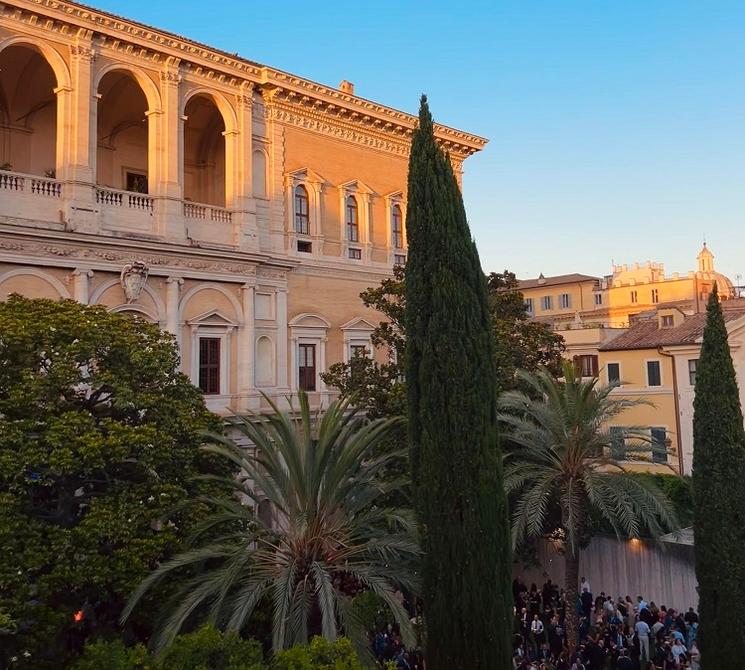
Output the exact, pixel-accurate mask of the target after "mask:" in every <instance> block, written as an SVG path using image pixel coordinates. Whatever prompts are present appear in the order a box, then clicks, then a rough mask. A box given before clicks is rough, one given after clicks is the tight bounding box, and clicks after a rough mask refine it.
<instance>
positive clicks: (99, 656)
mask: <svg viewBox="0 0 745 670" xmlns="http://www.w3.org/2000/svg"><path fill="white" fill-rule="evenodd" d="M72 670H267V666H266V664H265V663H264V660H263V654H262V650H261V645H260V644H259V643H258V642H256V641H255V640H245V639H243V638H241V637H239V636H238V635H237V634H236V633H221V632H219V631H218V630H216V629H215V628H213V627H212V626H204V627H203V628H200V629H199V630H197V631H195V632H193V633H188V634H186V635H179V636H178V637H177V638H176V639H175V640H174V642H173V644H172V645H171V646H170V647H168V649H166V650H165V651H164V652H163V653H162V654H161V655H159V656H157V657H153V656H152V655H151V654H148V652H147V650H146V649H145V647H144V646H143V645H141V644H140V645H137V646H136V647H125V646H124V645H123V644H122V642H121V641H120V640H114V641H98V642H95V643H92V644H89V645H86V648H85V652H84V654H83V656H82V657H81V658H80V660H78V662H77V663H75V665H74V666H73V668H72Z"/></svg>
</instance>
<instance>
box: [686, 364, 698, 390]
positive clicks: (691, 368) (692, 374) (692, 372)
mask: <svg viewBox="0 0 745 670" xmlns="http://www.w3.org/2000/svg"><path fill="white" fill-rule="evenodd" d="M697 367H698V358H692V359H690V360H689V361H688V383H689V384H690V385H691V386H696V368H697Z"/></svg>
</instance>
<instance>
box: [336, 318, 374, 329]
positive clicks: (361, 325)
mask: <svg viewBox="0 0 745 670" xmlns="http://www.w3.org/2000/svg"><path fill="white" fill-rule="evenodd" d="M375 328H376V327H375V326H374V325H373V324H371V323H370V322H369V321H367V320H366V319H364V318H362V317H361V316H358V317H356V318H354V319H352V320H351V321H347V322H346V323H345V324H344V325H343V326H341V330H357V331H373V330H375Z"/></svg>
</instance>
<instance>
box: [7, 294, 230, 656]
mask: <svg viewBox="0 0 745 670" xmlns="http://www.w3.org/2000/svg"><path fill="white" fill-rule="evenodd" d="M219 427H220V422H219V420H218V419H217V417H215V416H214V415H212V414H211V413H209V412H208V411H207V410H206V408H205V405H204V402H203V400H202V397H201V394H200V393H199V391H198V390H197V389H196V388H194V387H193V386H192V385H191V384H190V383H189V380H188V379H187V378H186V377H185V376H184V375H183V374H181V373H180V372H179V371H178V353H177V348H176V345H175V342H174V339H173V337H172V336H171V335H169V334H168V333H164V332H162V331H161V330H160V329H159V328H158V327H157V326H156V325H154V324H149V323H146V322H144V321H142V320H139V319H135V318H129V317H127V316H123V315H117V314H111V313H109V312H107V311H106V309H105V308H103V307H91V306H85V305H81V304H78V303H75V302H73V301H61V302H53V301H50V300H41V299H37V300H31V299H27V298H22V297H20V296H11V298H10V299H9V300H8V301H7V302H4V303H1V304H0V546H2V547H3V549H4V551H3V554H4V560H3V563H2V567H0V611H2V612H5V613H6V615H7V617H8V618H9V619H10V624H9V625H8V626H6V629H7V630H10V633H3V632H0V636H2V642H3V644H2V645H0V647H2V652H0V654H3V655H4V656H5V660H6V661H7V658H8V657H10V656H16V657H18V661H17V662H16V665H15V666H14V667H20V668H23V667H30V668H35V669H40V668H59V667H60V666H61V665H63V662H64V660H65V659H66V658H67V657H68V656H69V655H70V654H73V653H74V652H75V651H76V650H77V649H78V648H79V647H80V646H81V644H82V641H83V640H84V639H85V638H86V637H88V636H95V635H97V634H99V633H105V632H106V631H108V630H111V629H112V628H113V627H114V626H116V621H117V619H118V617H119V613H120V610H121V608H122V607H123V605H124V602H125V600H126V597H127V595H128V594H129V592H130V591H131V590H132V589H133V588H134V587H135V586H136V585H137V584H138V583H139V582H140V580H141V579H142V578H143V577H144V576H145V575H146V574H148V573H149V571H150V570H151V569H152V568H153V567H154V566H155V565H157V564H158V562H160V561H162V560H164V559H166V558H167V557H168V556H169V555H171V554H172V553H173V552H174V551H175V550H176V549H177V548H178V547H179V545H180V542H181V541H182V539H183V538H184V537H185V536H186V535H187V534H188V533H189V532H190V526H191V524H192V523H193V521H194V520H196V519H198V518H199V515H200V510H199V509H198V508H196V509H192V510H190V511H189V512H188V513H187V512H186V511H184V512H183V513H182V514H178V515H176V516H175V517H173V518H172V520H171V522H170V523H167V524H163V523H161V519H162V517H163V515H164V514H165V513H166V512H167V511H168V510H170V509H171V508H172V507H173V506H175V505H178V504H181V503H184V502H185V501H187V500H189V499H191V498H192V497H194V496H197V495H199V494H200V493H204V492H208V491H215V490H217V489H216V488H215V486H216V485H215V484H212V483H206V482H197V481H194V479H193V477H194V476H195V475H197V474H203V473H213V474H219V475H227V474H228V473H229V472H230V471H231V468H230V466H229V465H226V464H225V463H224V462H222V461H219V460H218V459H216V458H215V457H214V456H212V455H209V454H207V453H205V452H203V451H202V450H201V449H200V448H199V447H200V444H201V437H200V433H201V431H203V430H205V429H212V430H217V429H219ZM160 595H161V594H154V595H153V599H154V600H155V599H157V598H158V597H160ZM151 604H152V603H151ZM151 614H152V609H151V608H149V607H144V608H143V610H142V612H141V615H142V616H141V617H139V618H137V619H135V620H133V622H132V626H131V627H130V628H129V634H130V635H131V636H135V637H136V636H138V635H145V634H147V630H148V628H149V625H150V623H149V620H150V618H151ZM24 652H25V653H24ZM27 654H28V655H27ZM0 658H1V657H0ZM0 664H2V663H1V662H0Z"/></svg>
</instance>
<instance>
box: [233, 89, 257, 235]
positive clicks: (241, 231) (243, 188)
mask: <svg viewBox="0 0 745 670" xmlns="http://www.w3.org/2000/svg"><path fill="white" fill-rule="evenodd" d="M253 90H254V85H253V83H251V82H248V81H244V82H243V83H242V84H241V90H240V93H239V94H238V95H237V96H236V117H237V120H238V128H237V130H238V134H237V135H236V136H235V138H234V139H235V156H234V162H235V164H234V170H233V173H232V178H233V179H234V183H233V205H232V206H233V243H234V244H235V245H237V246H239V247H241V248H242V249H257V248H258V236H257V230H256V201H255V200H254V198H253Z"/></svg>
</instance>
